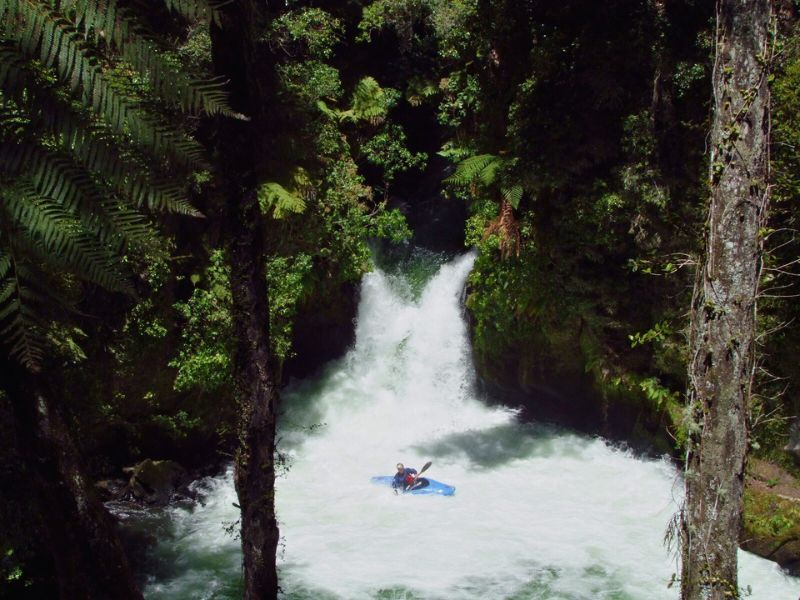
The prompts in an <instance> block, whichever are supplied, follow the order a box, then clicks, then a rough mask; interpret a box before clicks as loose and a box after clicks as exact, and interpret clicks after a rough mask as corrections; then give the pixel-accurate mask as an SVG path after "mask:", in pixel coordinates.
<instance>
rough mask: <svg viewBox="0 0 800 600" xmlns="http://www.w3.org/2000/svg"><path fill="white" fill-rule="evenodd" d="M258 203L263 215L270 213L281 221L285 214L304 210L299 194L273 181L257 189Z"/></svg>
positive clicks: (304, 206)
mask: <svg viewBox="0 0 800 600" xmlns="http://www.w3.org/2000/svg"><path fill="white" fill-rule="evenodd" d="M258 203H259V205H260V207H261V212H262V213H263V214H269V213H270V212H271V213H272V216H273V217H275V218H276V219H282V218H283V217H284V216H285V215H286V213H302V212H303V211H305V209H306V202H305V200H303V198H302V197H301V196H300V195H299V194H297V193H295V192H292V191H289V190H287V189H286V188H285V187H283V186H282V185H281V184H279V183H275V182H274V181H270V182H268V183H263V184H261V185H260V186H259V187H258Z"/></svg>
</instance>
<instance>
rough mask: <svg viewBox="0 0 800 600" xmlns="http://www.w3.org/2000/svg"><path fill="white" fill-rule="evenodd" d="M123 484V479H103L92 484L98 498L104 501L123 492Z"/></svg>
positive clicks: (113, 498) (115, 497) (117, 496)
mask: <svg viewBox="0 0 800 600" xmlns="http://www.w3.org/2000/svg"><path fill="white" fill-rule="evenodd" d="M125 486H126V482H125V480H123V479H103V480H102V481H98V482H96V483H95V484H94V489H95V490H96V491H97V494H98V496H99V497H100V499H101V500H102V501H103V502H105V501H107V500H116V499H117V498H119V497H121V496H122V494H123V493H124V492H125Z"/></svg>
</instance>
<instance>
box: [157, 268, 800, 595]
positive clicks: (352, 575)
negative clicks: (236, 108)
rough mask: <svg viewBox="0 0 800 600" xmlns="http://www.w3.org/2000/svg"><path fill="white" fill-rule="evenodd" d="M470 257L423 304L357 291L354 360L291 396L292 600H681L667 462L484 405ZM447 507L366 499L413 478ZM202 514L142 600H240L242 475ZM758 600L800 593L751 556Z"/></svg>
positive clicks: (194, 515)
mask: <svg viewBox="0 0 800 600" xmlns="http://www.w3.org/2000/svg"><path fill="white" fill-rule="evenodd" d="M473 259H474V258H473V256H472V255H465V256H462V257H460V258H458V259H456V260H454V261H452V262H451V263H448V264H446V265H444V266H442V268H441V269H440V271H439V272H438V274H437V275H436V276H435V277H433V279H432V280H431V281H430V282H429V283H428V284H427V285H426V286H425V288H424V289H423V291H422V293H421V294H419V295H418V296H417V295H415V294H414V293H413V291H412V290H411V288H410V286H409V285H408V284H407V283H406V282H405V280H404V279H403V278H402V277H400V276H390V275H387V274H386V273H383V272H380V271H376V272H374V273H371V274H369V275H367V276H366V277H365V279H364V282H363V287H362V296H361V303H360V306H359V314H358V323H357V330H356V344H355V347H354V348H353V349H352V350H351V351H350V353H349V354H348V355H347V356H346V357H345V358H344V359H343V360H341V361H339V362H337V363H335V364H333V365H331V366H330V367H329V368H328V369H327V371H326V372H325V373H324V374H322V375H321V376H320V377H317V378H315V379H312V380H309V381H305V382H302V383H300V384H299V385H296V386H294V387H293V388H292V389H291V390H289V391H288V392H286V393H285V395H284V400H283V403H284V414H283V415H282V417H281V438H282V441H281V449H282V452H283V453H284V454H285V456H286V458H287V462H288V470H287V471H286V473H285V474H284V475H283V476H282V477H281V478H280V479H279V482H278V491H277V506H278V513H279V520H280V526H281V533H282V536H283V544H282V548H281V553H280V577H281V585H282V587H283V589H284V597H285V598H287V599H289V598H291V599H297V600H299V599H301V598H303V599H305V598H315V599H316V598H321V599H325V598H330V599H334V598H343V599H348V600H351V599H352V600H357V599H361V598H364V599H366V598H387V599H389V598H392V599H395V598H397V599H399V598H405V599H412V598H413V599H423V598H424V599H476V598H480V599H482V600H486V599H494V598H497V599H508V600H511V599H515V600H522V599H528V598H537V599H538V598H541V599H545V598H553V599H565V600H566V599H570V600H578V599H587V600H588V599H592V600H596V599H602V598H607V599H616V600H629V599H630V600H639V599H661V598H664V599H675V598H677V597H678V591H677V589H676V587H677V586H674V587H673V588H671V589H669V588H668V587H667V584H668V583H669V581H670V578H671V576H672V573H673V572H674V571H675V563H674V561H673V560H671V557H670V555H669V554H668V553H667V551H666V549H665V548H664V546H663V544H662V538H663V535H664V531H665V528H666V525H667V523H668V521H669V519H670V517H671V516H672V515H673V513H674V512H675V510H676V500H677V499H679V497H680V495H681V494H682V483H681V481H680V479H679V475H678V473H677V472H676V470H675V469H674V468H673V467H672V466H671V465H670V464H669V463H668V462H667V461H659V460H643V459H641V458H636V457H634V456H632V455H631V454H630V453H628V452H626V451H624V450H620V449H618V448H613V447H611V446H609V445H608V444H606V443H605V442H604V441H602V440H600V439H596V438H588V437H583V436H578V435H574V434H570V433H565V432H563V431H557V430H554V429H550V428H547V427H543V426H538V425H531V424H524V423H520V422H519V421H518V420H517V415H516V413H515V411H513V410H510V409H507V408H502V407H492V406H488V405H487V404H485V403H484V402H482V401H481V400H480V399H479V397H478V395H477V393H476V389H475V385H474V383H475V382H474V373H473V369H472V363H471V358H470V354H469V343H468V339H467V332H466V326H465V323H464V319H463V315H462V308H461V301H460V296H461V292H462V289H463V284H464V281H465V279H466V276H467V274H468V272H469V270H470V268H471V266H472V262H473ZM427 460H432V461H433V467H431V469H430V471H429V472H428V473H426V474H427V475H430V476H431V477H433V478H434V479H438V480H441V481H444V482H446V483H449V484H451V485H455V486H456V488H457V489H456V495H455V496H453V497H448V498H446V497H436V496H410V495H399V496H398V495H394V494H393V493H392V492H391V490H389V489H387V488H385V487H380V486H374V485H371V484H370V482H369V479H370V477H371V476H372V475H378V474H384V475H388V474H391V473H392V472H393V470H394V469H393V466H394V464H395V463H396V462H398V461H401V462H404V463H406V464H407V465H412V466H416V467H419V466H420V465H421V464H423V463H424V462H425V461H427ZM202 485H204V486H206V488H207V490H206V492H205V498H206V500H205V505H204V506H198V507H195V508H194V509H193V510H187V509H182V508H174V509H171V514H170V520H171V523H172V528H173V529H172V533H171V534H170V535H168V536H165V537H164V540H163V541H162V543H161V544H160V549H159V552H160V553H161V555H162V557H163V560H164V561H166V562H167V563H169V565H168V567H167V568H166V569H165V570H164V571H163V572H162V573H161V574H159V575H155V576H151V579H150V584H149V585H148V587H147V589H146V595H147V597H148V598H188V597H192V598H237V597H240V596H241V586H240V579H241V577H240V572H239V565H240V551H239V546H238V541H237V540H235V539H233V538H232V537H231V536H229V535H226V534H225V532H224V528H223V525H222V524H223V523H226V522H227V523H230V522H233V521H235V520H236V519H237V518H238V515H237V511H236V509H235V508H234V507H233V502H235V494H234V492H233V485H232V481H231V475H230V472H229V473H227V474H226V475H224V476H221V477H218V478H214V479H210V480H207V481H206V482H204V483H203V484H202ZM740 565H741V567H740V583H741V584H742V586H747V585H750V586H751V587H752V590H753V595H752V598H754V599H756V600H780V599H785V600H795V599H796V598H797V597H798V595H800V580H798V579H795V578H789V577H785V576H784V575H783V574H782V573H781V572H780V570H779V569H778V568H777V566H776V565H774V563H771V562H768V561H765V560H762V559H759V558H757V557H755V556H752V555H750V554H747V553H741V554H740Z"/></svg>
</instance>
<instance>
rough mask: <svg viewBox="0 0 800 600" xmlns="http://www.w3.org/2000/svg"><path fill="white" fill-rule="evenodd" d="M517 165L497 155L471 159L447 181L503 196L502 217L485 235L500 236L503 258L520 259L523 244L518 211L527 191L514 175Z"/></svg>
mask: <svg viewBox="0 0 800 600" xmlns="http://www.w3.org/2000/svg"><path fill="white" fill-rule="evenodd" d="M514 162H515V161H514V159H512V158H508V157H505V156H498V155H496V154H479V155H477V156H470V157H468V158H465V159H464V160H462V161H461V162H459V163H458V164H457V165H456V169H455V171H454V172H453V174H452V175H450V176H449V177H447V178H445V180H444V182H445V183H449V184H451V185H455V186H461V187H463V186H473V188H474V187H476V186H481V187H483V188H484V189H485V190H489V192H490V193H493V194H496V197H497V196H499V198H498V200H499V204H500V214H499V216H498V217H497V218H496V219H494V220H492V221H491V222H489V223H488V224H487V226H486V229H485V231H484V236H489V235H492V234H495V233H497V234H499V235H500V254H501V256H502V257H503V258H508V257H510V256H511V255H512V254H513V255H515V256H518V255H519V250H520V244H521V236H520V228H519V224H518V223H517V220H516V218H515V217H514V210H515V209H517V208H519V203H520V202H521V201H522V196H523V195H524V193H525V190H524V188H523V186H522V185H521V184H519V183H516V182H515V181H514V180H513V177H512V175H511V171H512V168H513V166H514ZM473 193H474V189H473Z"/></svg>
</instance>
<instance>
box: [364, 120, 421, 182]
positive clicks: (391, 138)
mask: <svg viewBox="0 0 800 600" xmlns="http://www.w3.org/2000/svg"><path fill="white" fill-rule="evenodd" d="M406 143H407V142H406V134H405V132H404V131H403V129H402V128H401V127H400V126H399V125H395V124H388V125H385V126H384V127H383V128H382V129H381V131H379V132H378V133H377V134H376V135H374V136H373V137H372V138H370V139H369V140H368V141H367V142H365V143H364V144H363V145H362V146H361V152H363V153H364V154H365V155H366V158H367V161H369V162H370V163H372V164H373V165H376V166H378V167H380V168H381V169H382V170H383V182H384V188H385V190H386V194H388V188H389V185H390V184H391V183H392V182H393V181H394V179H395V176H396V175H397V174H398V173H402V172H403V171H408V170H409V169H423V168H424V167H425V162H426V160H427V158H428V157H427V155H426V154H425V153H424V152H411V151H410V150H409V149H408V147H407V145H406Z"/></svg>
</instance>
